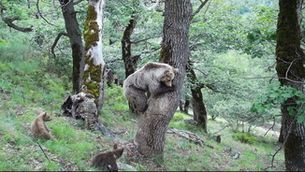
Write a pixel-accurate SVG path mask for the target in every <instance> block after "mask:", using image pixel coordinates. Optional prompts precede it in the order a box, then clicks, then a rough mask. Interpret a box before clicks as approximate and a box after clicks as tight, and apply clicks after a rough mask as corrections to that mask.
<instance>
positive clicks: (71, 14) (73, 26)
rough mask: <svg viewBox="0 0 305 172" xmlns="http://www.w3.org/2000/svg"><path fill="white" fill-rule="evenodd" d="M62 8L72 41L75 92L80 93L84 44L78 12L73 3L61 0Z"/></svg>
mask: <svg viewBox="0 0 305 172" xmlns="http://www.w3.org/2000/svg"><path fill="white" fill-rule="evenodd" d="M59 2H60V4H61V6H62V8H61V10H62V14H63V16H64V20H65V26H66V31H67V33H68V36H69V39H70V46H71V49H72V60H73V73H72V82H73V92H74V93H78V92H79V91H80V86H81V83H82V74H83V70H84V64H85V63H84V58H83V56H84V46H83V42H82V34H81V31H80V28H79V24H78V22H77V19H76V11H75V10H74V6H73V1H72V2H70V1H69V0H59Z"/></svg>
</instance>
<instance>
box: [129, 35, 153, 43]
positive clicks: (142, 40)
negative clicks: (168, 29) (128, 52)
mask: <svg viewBox="0 0 305 172" xmlns="http://www.w3.org/2000/svg"><path fill="white" fill-rule="evenodd" d="M153 38H158V36H151V37H148V38H144V39H140V40H136V41H131V42H130V43H131V44H138V43H140V42H145V41H147V40H149V39H153Z"/></svg>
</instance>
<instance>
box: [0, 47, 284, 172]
mask: <svg viewBox="0 0 305 172" xmlns="http://www.w3.org/2000/svg"><path fill="white" fill-rule="evenodd" d="M2 48H3V47H2ZM0 49H1V48H0ZM6 51H8V52H7V54H6V55H7V56H8V55H9V54H12V52H10V50H6ZM12 51H13V50H12ZM29 53H30V52H28V51H27V53H25V55H24V56H22V55H20V56H18V57H16V58H9V60H8V58H1V59H0V78H1V79H0V149H1V151H0V171H4V170H5V171H11V170H14V171H15V170H22V171H23V170H52V171H58V170H95V169H93V168H90V167H89V161H90V159H91V158H92V156H93V155H95V154H96V153H97V152H100V151H105V150H110V149H111V147H112V146H113V143H114V142H115V141H114V140H113V139H111V138H107V137H103V136H102V135H101V133H99V132H91V131H87V130H84V129H83V127H82V123H81V122H80V121H75V120H72V119H71V118H66V117H63V116H62V115H61V111H60V106H61V104H62V103H63V101H64V99H65V97H66V96H67V95H68V94H69V90H71V87H70V81H69V80H68V79H67V78H69V77H67V75H68V74H62V76H61V77H59V76H58V75H57V74H53V73H49V72H48V71H46V70H44V69H45V68H43V66H45V65H47V64H46V63H47V60H46V59H45V58H47V57H35V56H34V55H33V54H32V55H33V56H31V58H30V57H28V55H29ZM4 59H5V60H4ZM39 109H42V110H44V111H46V112H48V113H49V114H50V115H51V117H52V121H50V122H48V123H47V125H48V126H49V128H50V129H51V131H52V133H53V135H54V136H55V137H56V140H52V141H44V140H34V139H33V138H32V137H31V135H30V132H29V128H30V124H31V122H32V121H33V120H34V119H35V117H36V116H37V111H38V110H39ZM100 119H101V121H102V122H103V123H104V124H105V125H106V126H107V127H108V128H110V129H111V130H113V131H117V132H120V131H126V132H123V133H124V134H121V135H119V140H121V141H129V140H131V139H133V138H134V136H135V133H136V130H137V126H136V116H135V115H133V114H132V113H130V112H129V110H128V105H127V102H126V100H125V98H124V96H123V93H122V88H121V87H119V86H115V85H113V86H112V87H107V88H106V95H105V104H104V106H103V109H102V111H101V116H100ZM189 119H191V116H189V115H185V114H183V113H180V112H177V113H175V115H174V117H173V119H172V121H171V122H170V124H169V128H177V129H180V130H189V131H192V132H194V133H196V134H197V135H198V136H199V137H201V138H203V140H204V141H205V144H204V145H203V146H200V145H197V144H195V143H193V142H190V141H189V140H187V139H185V138H181V137H178V136H177V135H173V134H167V135H166V137H167V138H166V145H165V154H164V156H165V157H164V158H165V161H164V162H165V163H164V164H163V165H162V168H164V169H166V170H170V171H172V170H179V171H182V170H185V171H194V170H262V169H263V168H265V167H266V166H268V165H269V162H270V160H271V157H270V154H272V153H273V152H274V151H275V147H276V146H275V145H276V139H277V138H270V139H269V140H271V141H270V142H263V141H261V139H258V138H257V137H254V138H255V139H254V138H253V137H252V136H250V135H245V134H243V133H233V132H232V131H231V130H230V129H225V130H222V131H221V132H220V135H221V137H222V142H221V143H220V144H218V143H216V142H215V141H214V140H213V139H211V137H210V135H211V134H212V133H214V132H216V131H219V130H220V129H221V128H222V127H223V126H224V125H225V124H224V123H223V122H220V121H217V120H215V121H211V120H209V122H208V132H209V134H205V133H204V132H203V130H201V129H200V128H198V127H196V126H194V125H192V124H191V123H188V122H186V121H187V120H189ZM218 134H219V133H218ZM116 141H117V140H116ZM240 141H242V142H246V143H252V144H244V143H241V142H240ZM38 144H39V145H41V147H42V148H43V150H44V151H45V153H46V154H47V156H48V158H49V159H50V161H49V160H47V158H46V157H45V156H44V154H43V152H42V151H41V149H40V148H39V146H38ZM206 145H211V146H213V148H211V147H208V146H206ZM234 152H239V153H240V157H239V158H238V159H234V158H233V157H232V154H234ZM119 161H120V162H123V163H127V164H130V165H132V166H133V167H135V168H136V169H137V170H140V171H143V170H153V169H151V166H150V165H149V164H141V163H138V162H130V161H128V159H127V158H126V155H124V156H123V157H122V158H120V159H119ZM275 163H276V164H278V165H277V167H276V168H275V169H271V170H283V169H284V167H283V166H282V165H280V164H283V154H282V153H280V155H278V156H277V158H276V160H275Z"/></svg>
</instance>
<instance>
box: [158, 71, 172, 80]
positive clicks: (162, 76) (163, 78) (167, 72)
mask: <svg viewBox="0 0 305 172" xmlns="http://www.w3.org/2000/svg"><path fill="white" fill-rule="evenodd" d="M169 73H170V71H169V70H165V71H164V72H163V73H162V75H161V78H160V81H166V78H167V75H168V74H169Z"/></svg>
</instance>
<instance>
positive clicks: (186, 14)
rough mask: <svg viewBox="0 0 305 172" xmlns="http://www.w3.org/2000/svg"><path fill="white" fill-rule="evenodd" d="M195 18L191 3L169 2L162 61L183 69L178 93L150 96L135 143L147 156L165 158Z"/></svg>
mask: <svg viewBox="0 0 305 172" xmlns="http://www.w3.org/2000/svg"><path fill="white" fill-rule="evenodd" d="M191 15H192V5H191V2H190V0H179V1H165V19H164V25H163V40H162V44H161V46H162V49H161V57H160V61H161V62H164V63H168V64H170V65H172V66H173V67H176V68H178V69H179V74H178V75H177V76H175V79H174V81H173V84H174V85H175V87H176V90H175V91H173V92H168V93H165V94H163V95H162V96H158V97H150V98H149V100H148V108H147V110H146V111H145V113H144V114H143V115H141V117H140V120H139V122H138V131H137V134H136V138H135V142H136V144H137V145H138V151H139V152H140V153H141V154H143V155H144V156H145V157H153V156H158V157H159V156H160V158H161V159H162V158H163V150H164V142H165V133H166V130H167V128H168V124H169V122H170V120H171V119H172V117H173V115H174V113H175V111H176V109H177V107H178V105H179V100H180V97H181V88H182V85H183V80H184V78H185V74H186V71H185V69H186V64H187V59H188V57H189V55H190V50H189V41H188V31H189V25H190V19H191Z"/></svg>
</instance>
